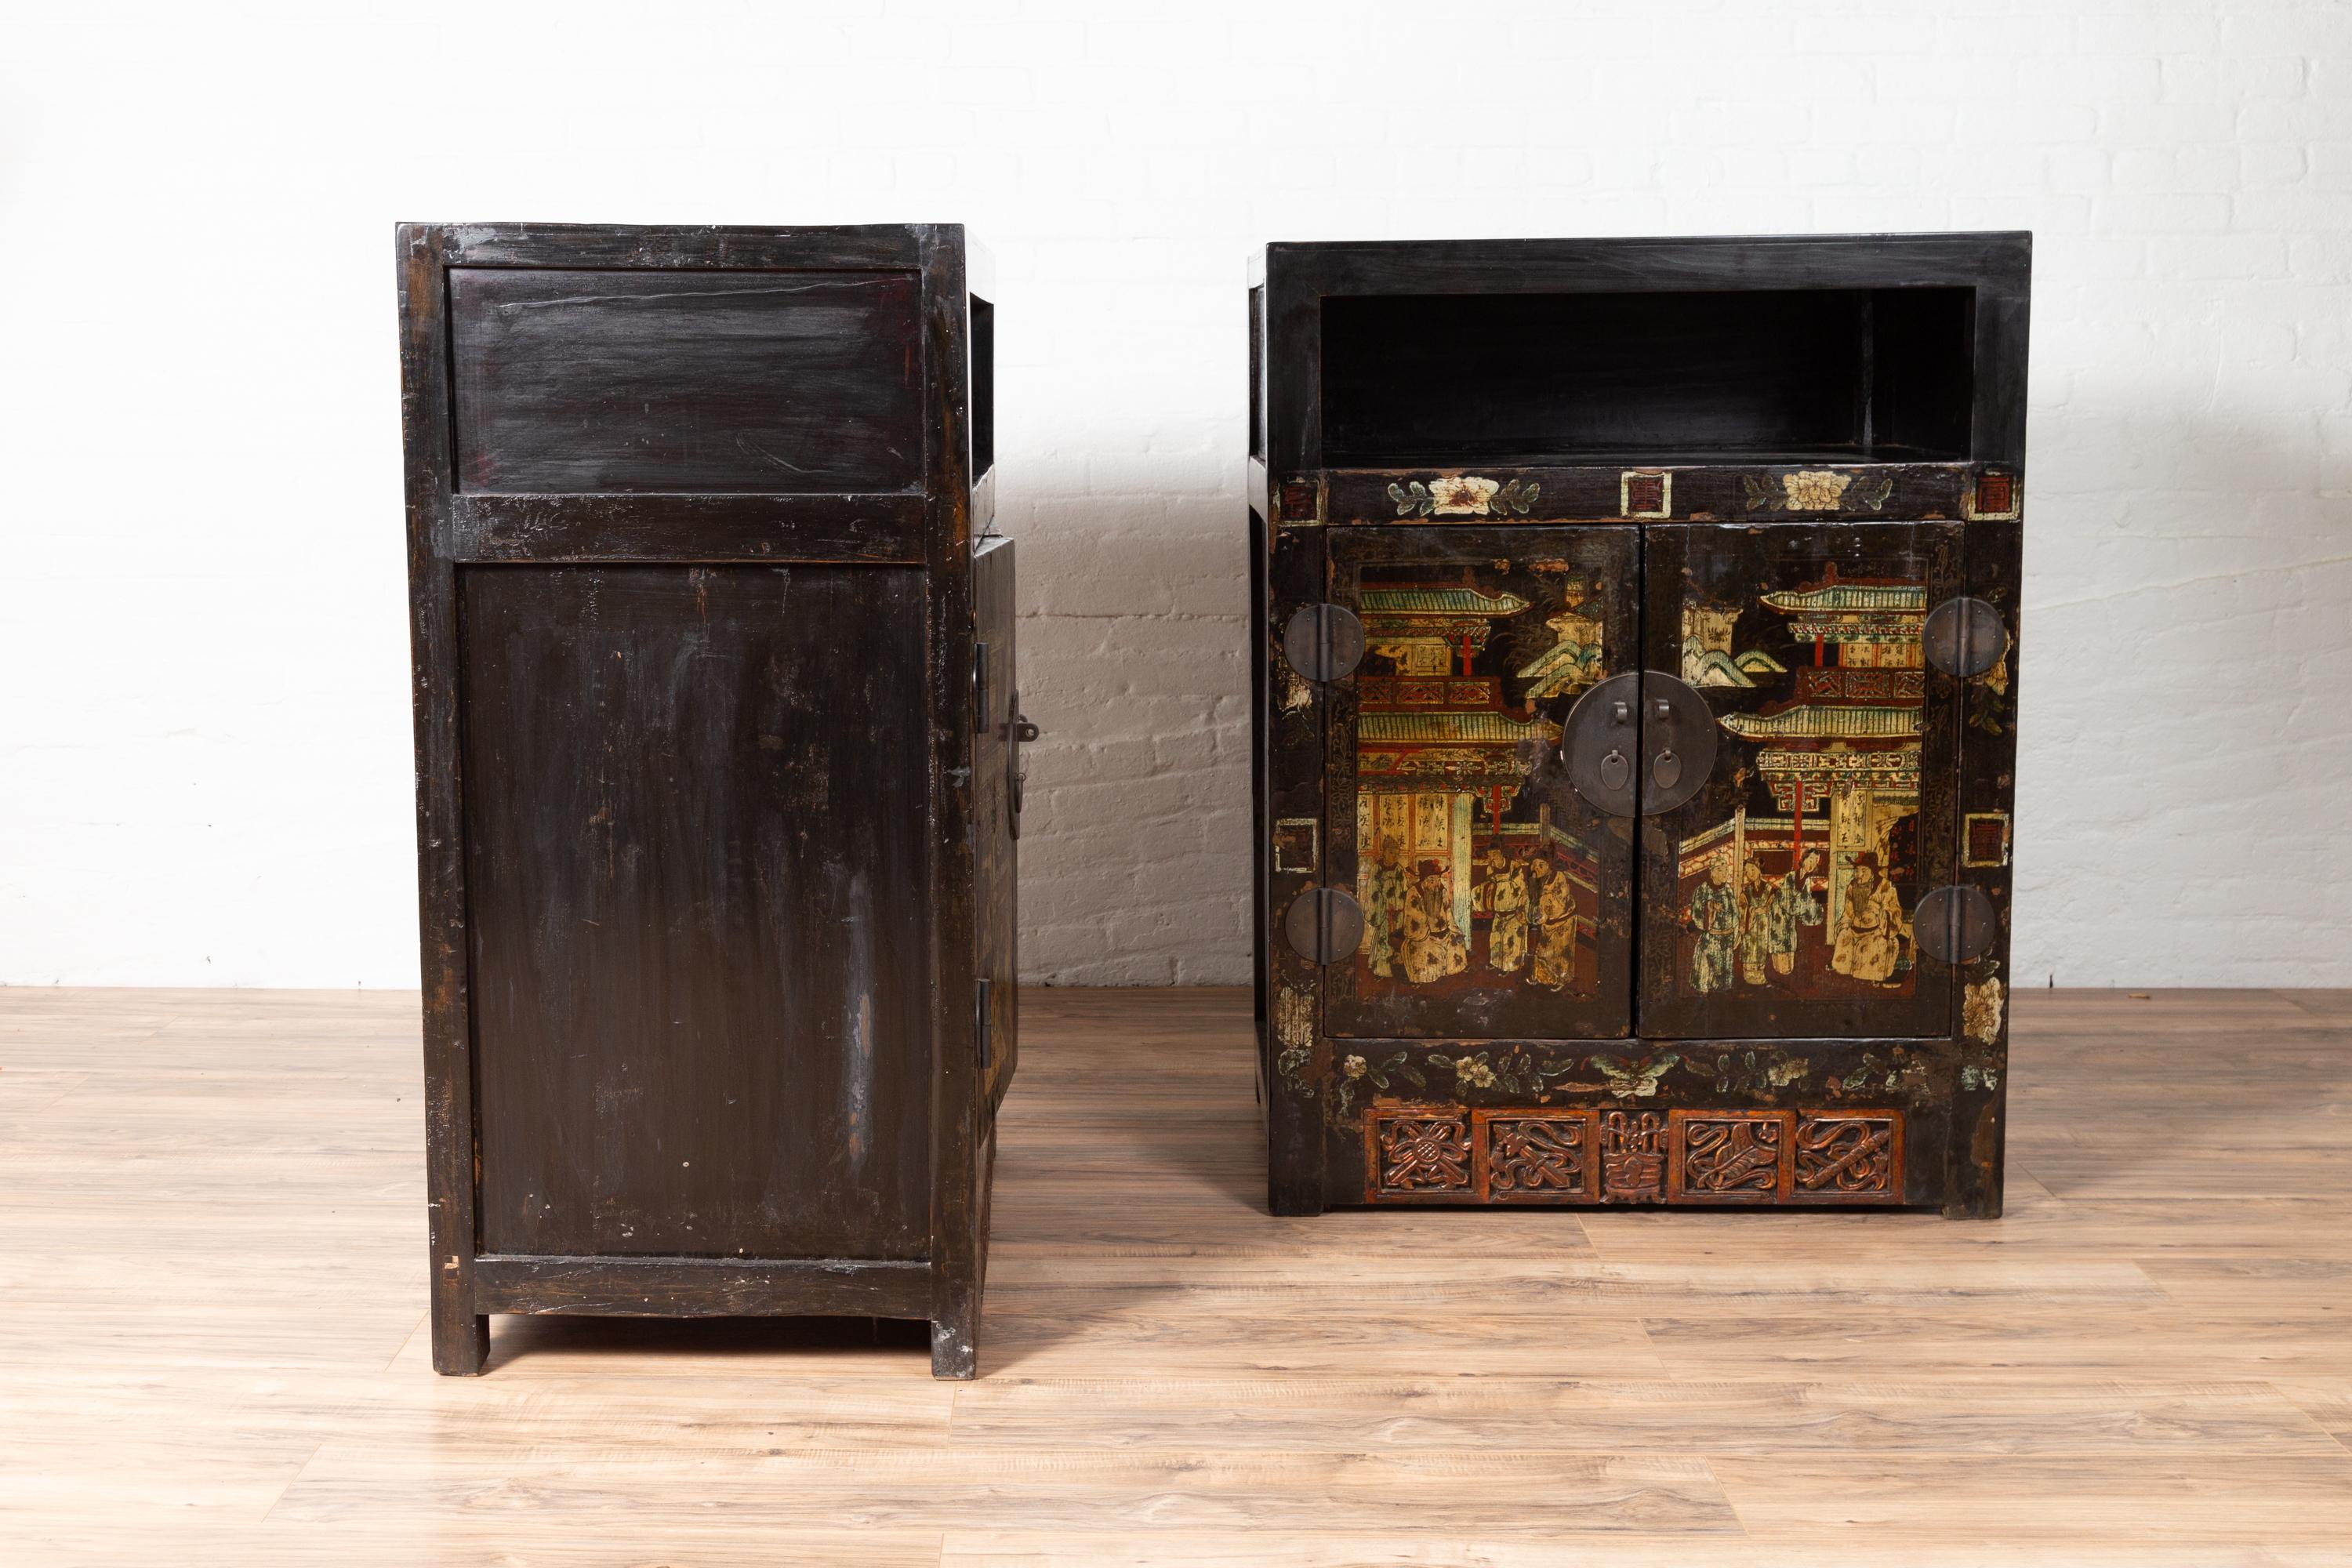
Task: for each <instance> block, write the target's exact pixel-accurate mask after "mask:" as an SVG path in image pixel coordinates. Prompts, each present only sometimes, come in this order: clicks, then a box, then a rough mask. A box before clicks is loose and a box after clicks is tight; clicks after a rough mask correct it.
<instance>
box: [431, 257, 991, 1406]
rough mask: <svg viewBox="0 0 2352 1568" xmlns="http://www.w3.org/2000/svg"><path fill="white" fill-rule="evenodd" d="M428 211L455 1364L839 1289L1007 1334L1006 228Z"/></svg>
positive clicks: (955, 1343) (445, 1165)
mask: <svg viewBox="0 0 2352 1568" xmlns="http://www.w3.org/2000/svg"><path fill="white" fill-rule="evenodd" d="M398 251H399V264H400V314H401V368H402V382H403V391H402V414H403V424H404V427H405V432H406V442H407V489H408V544H409V584H410V606H411V613H412V617H413V625H412V636H413V643H414V652H415V716H416V778H417V816H418V837H419V859H420V866H419V872H420V877H419V879H420V883H421V888H422V900H423V926H424V983H425V1113H426V1114H425V1131H426V1138H427V1152H428V1165H427V1177H428V1192H429V1195H430V1215H431V1237H432V1325H433V1360H434V1365H435V1366H436V1367H437V1368H439V1369H440V1370H441V1371H443V1372H445V1373H474V1372H478V1371H480V1370H481V1368H482V1364H483V1359H484V1356H485V1354H486V1353H487V1350H488V1314H490V1313H495V1312H575V1313H607V1314H627V1315H638V1316H669V1315H713V1314H729V1315H735V1314H740V1315H772V1314H803V1313H828V1314H854V1315H860V1316H869V1317H894V1318H920V1319H928V1320H929V1321H930V1323H931V1325H932V1337H931V1343H932V1369H933V1371H934V1372H935V1373H938V1374H939V1375H941V1376H950V1377H969V1376H971V1374H972V1371H973V1366H974V1358H975V1352H976V1345H977V1340H978V1329H979V1313H980V1295H981V1280H982V1265H983V1259H984V1251H985V1245H986V1238H987V1228H988V1191H989V1178H990V1171H991V1165H992V1152H993V1149H994V1119H995V1111H996V1107H997V1105H998V1103H999V1100H1000V1099H1001V1097H1002V1096H1003V1092H1004V1089H1005V1085H1006V1083H1007V1081H1008V1080H1009V1079H1010V1077H1011V1074H1012V1071H1013V1025H1014V1016H1013V1009H1014V999H1013V974H1014V968H1013V837H1014V835H1015V833H1016V831H1017V828H1016V825H1015V820H1014V818H1015V814H1016V813H1017V812H1018V810H1019V808H1020V789H1019V784H1020V773H1019V768H1020V763H1019V761H1018V755H1019V744H1020V742H1021V741H1022V740H1023V739H1024V738H1025V733H1024V732H1025V731H1027V726H1026V725H1025V722H1024V721H1023V720H1021V718H1020V717H1019V712H1018V704H1019V699H1018V697H1017V696H1016V695H1015V693H1014V689H1013V600H1012V595H1013V546H1012V545H1011V543H1009V542H1006V541H1004V540H1003V539H1001V538H992V537H987V535H988V525H989V522H990V519H991V514H992V497H993V494H994V483H993V479H992V477H991V474H990V468H991V464H992V435H991V414H992V404H991V390H990V389H991V374H992V356H993V335H992V333H993V328H992V309H991V307H990V305H989V304H988V302H987V300H986V299H985V298H984V296H985V294H986V293H987V292H989V291H990V289H989V285H988V282H987V279H986V274H985V271H984V269H983V258H984V254H985V253H984V252H982V251H980V250H979V249H978V248H977V247H971V246H970V245H968V244H967V242H966V240H965V237H964V235H963V231H962V230H961V228H960V227H956V226H895V225H894V226H871V227H854V228H807V229H767V228H609V227H572V226H509V225H466V224H454V225H437V224H421V225H407V226H402V227H401V228H400V230H399V232H398Z"/></svg>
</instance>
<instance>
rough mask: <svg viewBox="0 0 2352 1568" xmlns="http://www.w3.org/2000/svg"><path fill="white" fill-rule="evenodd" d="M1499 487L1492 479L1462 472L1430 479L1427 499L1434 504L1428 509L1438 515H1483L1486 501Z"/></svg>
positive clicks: (1488, 500) (1490, 499) (1491, 498)
mask: <svg viewBox="0 0 2352 1568" xmlns="http://www.w3.org/2000/svg"><path fill="white" fill-rule="evenodd" d="M1498 489H1502V487H1501V486H1500V485H1498V484H1496V482H1495V481H1494V480H1492V479H1472V478H1470V477H1469V476H1467V475H1464V474H1456V475H1454V477H1452V478H1450V479H1432V480H1430V481H1429V499H1430V500H1431V501H1432V502H1433V503H1434V504H1433V506H1432V507H1431V508H1430V510H1432V511H1433V512H1435V513H1437V514H1438V515H1439V516H1440V517H1485V516H1486V510H1487V506H1488V503H1490V502H1491V501H1493V500H1494V499H1495V492H1496V490H1498Z"/></svg>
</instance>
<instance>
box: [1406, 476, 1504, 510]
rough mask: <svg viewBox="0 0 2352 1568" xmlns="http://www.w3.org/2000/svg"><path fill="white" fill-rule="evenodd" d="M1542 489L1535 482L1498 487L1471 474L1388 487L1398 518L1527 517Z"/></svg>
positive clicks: (1419, 480)
mask: <svg viewBox="0 0 2352 1568" xmlns="http://www.w3.org/2000/svg"><path fill="white" fill-rule="evenodd" d="M1541 489H1542V487H1541V486H1539V485H1538V484H1537V483H1536V482H1535V481H1534V480H1532V479H1513V480H1512V481H1510V483H1508V484H1498V483H1496V481H1495V480H1493V479H1479V478H1477V477H1475V475H1470V474H1449V475H1444V476H1441V477H1440V478H1437V479H1430V480H1427V481H1423V480H1421V479H1413V480H1410V481H1408V482H1407V483H1405V484H1401V485H1400V484H1391V485H1390V486H1389V500H1391V501H1393V502H1395V503H1396V509H1397V515H1398V516H1399V517H1525V516H1527V515H1528V509H1529V508H1531V507H1533V506H1534V505H1535V504H1536V497H1537V495H1538V493H1540V491H1541Z"/></svg>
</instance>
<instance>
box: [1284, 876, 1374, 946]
mask: <svg viewBox="0 0 2352 1568" xmlns="http://www.w3.org/2000/svg"><path fill="white" fill-rule="evenodd" d="M1282 934H1283V935H1284V936H1286V937H1287V938H1288V939H1289V941H1290V948H1291V951H1292V952H1296V953H1297V954H1298V956H1299V957H1301V958H1303V959H1305V960H1307V963H1339V961H1340V960H1341V959H1343V958H1346V957H1347V956H1348V955H1349V954H1350V953H1352V952H1355V951H1356V948H1357V946H1358V944H1360V942H1362V941H1363V940H1364V910H1363V906H1362V905H1360V904H1359V903H1357V902H1356V900H1354V899H1353V898H1352V897H1350V896H1349V895H1348V894H1347V893H1345V892H1342V891H1341V890H1340V889H1338V888H1309V889H1307V890H1306V891H1305V892H1303V893H1301V894H1299V895H1298V897H1297V898H1295V899H1293V900H1291V901H1290V908H1289V909H1288V910H1286V912H1285V913H1284V915H1283V917H1282Z"/></svg>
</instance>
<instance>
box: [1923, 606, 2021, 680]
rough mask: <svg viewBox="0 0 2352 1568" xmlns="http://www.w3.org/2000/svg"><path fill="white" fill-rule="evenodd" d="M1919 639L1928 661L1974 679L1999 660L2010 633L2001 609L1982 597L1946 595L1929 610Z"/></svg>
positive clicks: (1957, 674) (1951, 673) (1955, 673)
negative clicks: (2001, 621) (2002, 620)
mask: <svg viewBox="0 0 2352 1568" xmlns="http://www.w3.org/2000/svg"><path fill="white" fill-rule="evenodd" d="M1919 641H1920V643H1921V645H1922V647H1924V649H1925V651H1926V653H1927V662H1928V663H1929V664H1932V665H1934V666H1935V667H1936V668H1937V669H1940V670H1942V671H1943V672H1944V673H1945V674H1946V675H1954V676H1958V677H1959V678H1960V679H1962V680H1969V679H1974V678H1975V677H1977V676H1979V675H1982V674H1983V673H1984V672H1985V671H1986V670H1988V669H1990V668H1992V667H1993V666H1994V665H1996V664H1999V663H2000V656H2001V655H2002V654H2003V653H2005V652H2007V651H2008V645H2009V636H2008V634H2007V633H2005V632H2003V631H2002V630H2001V627H2000V611H1999V610H1996V609H1994V608H1993V607H1992V606H1991V605H1988V604H1986V603H1985V602H1984V601H1983V600H1982V599H1969V598H1958V599H1947V600H1945V601H1944V602H1943V603H1942V604H1940V605H1937V606H1936V607H1935V608H1934V609H1932V610H1930V611H1928V612H1927V625H1926V626H1923V627H1921V628H1920V633H1919Z"/></svg>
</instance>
